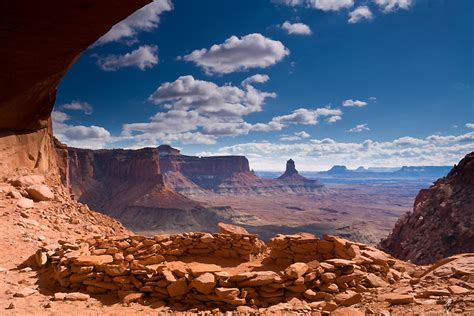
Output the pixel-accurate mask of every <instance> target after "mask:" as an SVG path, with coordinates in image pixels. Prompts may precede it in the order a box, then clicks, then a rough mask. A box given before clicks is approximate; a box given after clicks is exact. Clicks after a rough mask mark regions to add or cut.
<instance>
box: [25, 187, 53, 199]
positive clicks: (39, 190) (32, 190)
mask: <svg viewBox="0 0 474 316" xmlns="http://www.w3.org/2000/svg"><path fill="white" fill-rule="evenodd" d="M26 191H27V192H28V194H29V196H30V197H31V198H32V199H33V200H34V201H37V202H38V201H50V200H52V199H54V194H53V192H52V191H51V189H50V188H49V187H48V186H46V185H44V184H35V185H30V186H29V187H28V188H27V189H26Z"/></svg>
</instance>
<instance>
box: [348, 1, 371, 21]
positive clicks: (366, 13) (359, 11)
mask: <svg viewBox="0 0 474 316" xmlns="http://www.w3.org/2000/svg"><path fill="white" fill-rule="evenodd" d="M373 18H374V16H373V14H372V12H371V11H370V9H369V7H368V6H366V5H363V6H360V7H357V8H356V9H355V10H354V11H352V12H350V13H349V20H348V22H349V23H352V24H353V23H358V22H361V21H363V20H372V19H373Z"/></svg>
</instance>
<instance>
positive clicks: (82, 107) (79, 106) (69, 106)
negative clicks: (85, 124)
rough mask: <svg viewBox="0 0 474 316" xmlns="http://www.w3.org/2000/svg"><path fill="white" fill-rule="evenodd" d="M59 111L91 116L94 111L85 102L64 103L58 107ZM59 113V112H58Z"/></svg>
mask: <svg viewBox="0 0 474 316" xmlns="http://www.w3.org/2000/svg"><path fill="white" fill-rule="evenodd" d="M60 108H61V109H65V110H73V111H82V112H84V114H88V115H89V114H92V112H93V111H94V109H93V108H92V105H90V104H89V103H87V102H81V101H72V102H69V103H65V104H63V105H61V106H60ZM58 113H61V112H58Z"/></svg>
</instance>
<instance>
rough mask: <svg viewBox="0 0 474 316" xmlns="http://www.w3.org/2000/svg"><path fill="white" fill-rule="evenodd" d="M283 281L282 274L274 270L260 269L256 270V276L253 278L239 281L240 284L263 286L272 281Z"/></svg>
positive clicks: (243, 285)
mask: <svg viewBox="0 0 474 316" xmlns="http://www.w3.org/2000/svg"><path fill="white" fill-rule="evenodd" d="M278 281H281V278H280V276H279V275H278V274H277V273H276V272H273V271H258V272H255V276H254V277H253V278H251V279H248V280H245V281H242V282H239V286H242V287H245V286H250V287H253V286H262V285H267V284H270V283H277V282H278Z"/></svg>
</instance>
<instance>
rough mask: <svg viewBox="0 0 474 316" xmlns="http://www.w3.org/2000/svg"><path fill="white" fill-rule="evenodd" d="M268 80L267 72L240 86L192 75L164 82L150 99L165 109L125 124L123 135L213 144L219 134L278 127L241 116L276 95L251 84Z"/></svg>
mask: <svg viewBox="0 0 474 316" xmlns="http://www.w3.org/2000/svg"><path fill="white" fill-rule="evenodd" d="M268 80H269V77H268V76H267V75H262V74H257V75H253V76H251V77H248V78H246V79H245V80H243V81H242V83H241V87H239V86H233V85H230V84H226V85H223V86H218V85H216V84H215V83H213V82H209V81H204V80H197V79H194V77H193V76H181V77H179V78H178V79H176V80H175V81H173V82H165V83H163V84H161V85H160V86H159V87H158V88H157V89H156V91H155V92H154V93H153V94H152V95H151V96H150V98H149V99H150V100H151V101H152V102H153V103H155V104H157V105H162V107H163V108H164V109H165V110H167V111H166V112H158V113H157V114H156V115H154V116H153V117H151V118H150V121H149V122H143V123H128V124H124V125H123V128H122V137H123V138H124V139H128V140H131V141H133V142H134V144H137V143H138V144H143V143H148V144H150V143H154V142H158V141H159V140H160V141H165V140H166V141H168V142H171V141H180V142H188V143H190V142H194V143H203V144H212V143H215V141H216V139H217V138H218V137H222V136H235V135H241V134H247V133H249V132H250V131H263V129H266V130H275V129H278V128H279V129H281V127H280V126H276V125H275V124H274V125H271V124H255V125H253V124H250V123H247V122H245V121H244V119H243V117H244V116H245V115H247V114H250V113H254V112H259V111H261V110H262V108H263V105H264V103H265V100H266V98H273V97H276V94H275V93H269V92H263V91H260V90H258V89H256V88H255V87H253V85H252V83H264V82H266V81H268ZM180 135H181V136H180ZM184 136H186V137H184Z"/></svg>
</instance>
